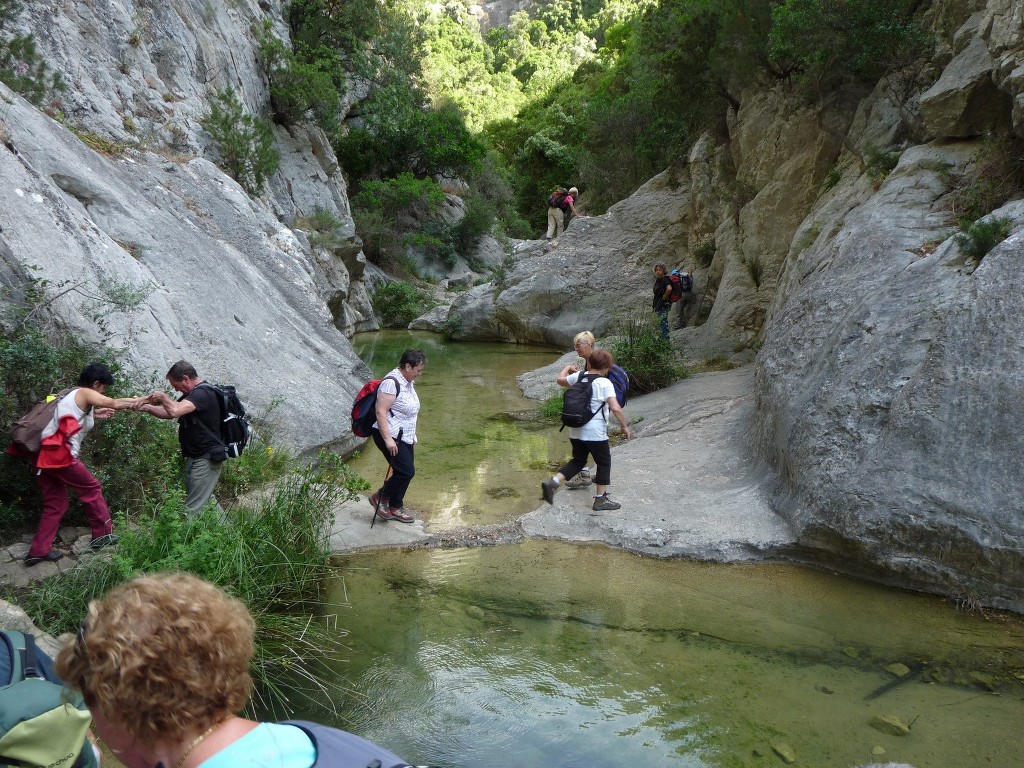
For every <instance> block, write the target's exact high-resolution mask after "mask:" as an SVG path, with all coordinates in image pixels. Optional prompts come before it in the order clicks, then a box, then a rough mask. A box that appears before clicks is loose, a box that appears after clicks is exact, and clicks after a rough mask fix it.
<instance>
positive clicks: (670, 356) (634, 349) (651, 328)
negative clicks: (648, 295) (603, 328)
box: [611, 312, 683, 394]
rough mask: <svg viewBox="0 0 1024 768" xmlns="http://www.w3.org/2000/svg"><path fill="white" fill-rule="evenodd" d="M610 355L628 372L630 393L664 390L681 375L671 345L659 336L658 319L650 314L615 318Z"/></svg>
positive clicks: (681, 372)
mask: <svg viewBox="0 0 1024 768" xmlns="http://www.w3.org/2000/svg"><path fill="white" fill-rule="evenodd" d="M611 351H612V354H613V355H614V356H615V362H616V363H617V364H618V365H620V366H622V367H623V368H625V369H626V370H627V371H628V372H629V378H630V392H631V393H636V394H642V393H644V392H653V391H655V390H657V389H662V388H664V387H667V386H668V385H669V384H671V383H672V382H673V381H675V380H676V379H678V378H680V377H681V376H682V375H683V371H682V369H681V368H679V366H677V365H676V362H675V356H674V352H673V349H672V343H671V342H670V341H669V340H668V339H664V338H662V336H661V328H660V324H659V321H658V317H657V315H655V314H653V313H649V312H644V313H637V314H632V315H624V316H621V317H619V318H618V322H617V329H616V337H615V338H614V339H613V340H612V343H611Z"/></svg>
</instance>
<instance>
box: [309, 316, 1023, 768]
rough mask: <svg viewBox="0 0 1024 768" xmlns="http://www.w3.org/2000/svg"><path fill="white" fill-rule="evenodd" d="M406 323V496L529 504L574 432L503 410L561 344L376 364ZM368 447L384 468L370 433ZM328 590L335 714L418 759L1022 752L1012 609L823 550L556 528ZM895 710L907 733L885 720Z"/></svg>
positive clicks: (961, 767)
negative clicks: (846, 564) (928, 591)
mask: <svg viewBox="0 0 1024 768" xmlns="http://www.w3.org/2000/svg"><path fill="white" fill-rule="evenodd" d="M408 346H415V347H420V348H423V349H424V350H425V351H426V353H427V356H428V366H427V371H426V373H425V374H424V375H423V376H422V377H421V379H420V380H419V381H418V383H417V388H418V389H419V390H420V397H421V399H422V401H423V414H422V417H421V421H420V434H421V443H420V446H418V448H417V455H416V463H417V476H416V478H415V480H414V481H413V486H412V488H411V490H410V495H409V504H410V505H411V506H414V507H417V508H419V509H420V510H422V511H424V512H426V515H425V516H426V517H427V518H428V519H429V522H430V525H431V527H432V528H433V527H438V528H443V527H454V526H457V525H465V524H484V523H488V522H496V521H499V520H505V519H509V518H512V517H514V516H516V515H518V514H521V513H523V512H525V511H529V510H532V509H534V508H536V506H537V500H536V495H537V494H535V492H534V489H535V487H536V485H537V482H538V477H540V476H543V472H544V471H546V469H547V467H548V466H549V465H550V463H551V462H553V461H554V462H556V463H557V462H559V461H561V460H562V459H564V458H565V454H566V451H567V439H566V438H565V436H564V435H565V433H562V434H561V435H559V434H558V432H557V429H556V427H553V426H540V427H538V426H537V425H534V424H528V423H520V422H510V421H508V420H505V419H502V418H498V415H499V414H502V413H505V412H512V411H517V410H519V409H522V408H530V407H532V405H533V404H532V403H530V402H529V401H526V400H524V399H523V398H522V397H521V396H520V395H519V392H518V388H517V387H516V385H515V377H516V375H518V374H519V373H521V372H523V371H526V370H529V369H532V368H535V367H538V366H540V365H544V364H547V363H549V362H551V361H552V360H553V359H554V356H555V354H556V353H555V352H553V351H547V350H537V349H532V348H523V347H511V346H502V345H477V344H446V343H444V342H442V341H441V340H440V339H438V338H436V337H434V336H431V335H429V334H408V333H388V334H376V335H372V336H367V337H363V338H357V339H356V348H357V351H359V353H360V354H361V355H362V356H363V358H364V359H366V360H367V361H368V363H369V364H370V366H371V368H372V369H373V371H374V372H375V373H376V374H378V375H379V374H383V373H385V372H386V371H388V370H389V369H390V368H391V367H393V365H394V363H395V362H396V361H397V359H398V356H399V355H400V353H401V351H402V350H403V349H405V348H406V347H408ZM355 463H356V466H357V468H359V469H360V471H362V472H363V473H364V476H366V477H369V478H375V477H377V476H382V475H383V470H384V466H385V465H384V461H383V459H382V458H381V457H380V455H379V454H378V453H377V451H376V449H371V450H367V451H365V452H364V454H363V456H361V457H358V458H357V459H356V462H355ZM503 489H504V490H503ZM325 611H326V613H328V614H331V615H332V616H334V617H335V619H336V624H337V627H338V628H339V629H338V631H339V635H344V637H343V638H342V640H343V642H344V643H345V645H346V646H347V650H346V651H345V652H344V654H343V656H344V658H345V661H344V663H339V664H338V665H337V669H336V671H337V675H338V677H339V679H340V680H342V681H343V683H344V685H345V687H346V688H347V689H348V693H347V694H345V695H342V696H339V697H338V699H337V700H336V701H335V702H334V704H335V706H336V707H337V709H338V712H339V715H338V717H337V718H336V719H334V724H337V725H339V726H341V727H345V728H348V729H349V730H352V731H354V732H356V733H359V734H361V735H364V736H366V737H368V738H370V739H373V740H374V741H377V742H379V743H381V744H384V745H386V746H388V747H389V748H391V749H392V750H394V751H395V752H397V753H398V754H400V755H402V756H403V757H405V758H406V759H408V760H410V761H412V762H413V763H430V764H434V765H439V766H443V767H444V768H454V767H455V766H461V767H462V768H478V767H479V768H484V767H485V766H486V767H487V768H494V767H498V768H526V767H527V766H529V767H530V768H541V767H543V766H558V767H561V768H574V767H575V766H580V767H581V768H582V767H583V766H587V767H588V768H603V767H607V768H612V767H615V768H619V767H623V766H666V767H667V766H673V767H676V766H716V767H717V766H727V767H739V766H747V767H749V768H754V767H755V766H765V767H767V766H773V767H774V766H781V765H785V763H784V762H783V760H782V758H781V757H780V756H779V754H778V753H777V752H776V749H778V750H780V751H786V750H791V751H792V754H793V755H795V758H796V763H795V764H796V765H798V766H816V767H819V768H825V767H831V766H836V767H837V768H848V767H849V766H854V765H860V764H864V763H868V762H873V761H877V762H882V763H884V762H889V761H901V762H908V763H911V764H913V765H915V766H917V768H953V767H956V768H972V767H974V766H977V767H978V768H982V767H984V768H1011V767H1012V768H1019V766H1021V765H1022V764H1024V735H1022V726H1024V628H1022V623H1021V619H1020V617H1006V616H1000V615H988V616H986V615H982V614H965V613H961V612H958V611H956V610H955V609H954V607H953V606H952V605H951V604H950V603H949V602H948V601H945V600H941V599H939V598H935V597H931V596H926V595H919V594H915V593H909V592H902V591H898V590H891V589H887V588H883V587H880V586H876V585H872V584H868V583H864V582H859V581H854V580H850V579H846V578H842V577H839V576H836V575H833V574H829V573H823V572H818V571H812V570H808V569H803V568H797V567H792V566H785V565H777V564H757V565H752V564H743V565H721V564H707V563H691V562H684V561H659V560H651V559H646V558H641V557H638V556H635V555H632V554H629V553H625V552H622V551H616V550H610V549H607V548H604V547H598V546H579V545H570V544H563V543H557V542H549V541H529V542H527V543H525V544H522V545H516V546H502V547H484V548H475V549H454V550H425V551H412V552H375V553H372V554H361V555H351V556H347V557H345V558H344V559H343V561H342V564H341V565H339V567H338V568H337V571H336V578H335V579H334V581H333V582H332V584H331V585H330V589H329V592H328V596H327V600H326V601H325ZM896 663H899V664H903V665H905V666H906V667H907V668H908V669H910V670H911V672H910V674H909V675H907V676H906V677H904V678H898V677H896V676H895V675H894V674H893V672H891V671H887V669H886V667H887V666H889V665H892V664H896ZM298 714H300V715H301V714H306V715H308V716H311V717H314V718H316V719H320V720H324V719H325V715H324V713H323V711H322V710H320V709H318V708H312V707H311V708H310V709H309V711H307V712H305V713H303V712H299V713H298ZM888 716H891V717H895V718H898V719H899V720H900V721H902V722H903V723H906V724H907V725H909V726H910V730H909V733H907V734H906V735H903V736H896V735H891V734H888V733H884V732H882V731H880V730H878V729H876V728H875V727H872V725H871V723H872V720H873V719H874V718H878V717H888ZM328 719H329V718H328Z"/></svg>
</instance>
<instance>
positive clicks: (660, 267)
mask: <svg viewBox="0 0 1024 768" xmlns="http://www.w3.org/2000/svg"><path fill="white" fill-rule="evenodd" d="M671 296H672V281H671V280H670V279H669V276H668V270H667V269H666V268H665V265H664V264H661V263H658V264H655V265H654V301H653V303H652V305H651V307H652V309H653V310H654V311H655V312H656V313H657V314H658V317H659V319H660V322H661V338H663V339H668V313H669V311H670V310H671V309H672V299H671Z"/></svg>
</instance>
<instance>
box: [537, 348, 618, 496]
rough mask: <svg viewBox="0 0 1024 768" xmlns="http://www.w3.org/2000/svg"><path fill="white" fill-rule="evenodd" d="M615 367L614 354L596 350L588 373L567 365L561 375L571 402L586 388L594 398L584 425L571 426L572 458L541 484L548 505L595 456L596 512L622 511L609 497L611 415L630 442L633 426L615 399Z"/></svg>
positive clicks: (564, 412)
mask: <svg viewBox="0 0 1024 768" xmlns="http://www.w3.org/2000/svg"><path fill="white" fill-rule="evenodd" d="M613 364H614V361H613V360H612V356H611V353H609V352H607V351H605V350H603V349H595V350H594V351H593V352H592V353H591V354H590V359H589V361H588V364H587V370H586V371H585V372H575V373H574V372H573V369H574V368H575V366H573V365H567V366H565V368H563V369H562V372H561V373H560V374H558V383H559V384H560V385H561V386H563V387H568V388H569V391H567V392H566V393H565V395H566V400H567V401H568V400H569V395H570V393H571V392H573V390H577V392H578V393H579V392H581V391H582V390H583V389H589V395H590V397H589V399H588V402H587V403H586V407H587V409H588V413H589V414H590V415H589V418H587V420H586V422H585V423H583V424H582V426H579V427H572V426H570V428H569V443H570V444H571V445H572V459H570V460H569V462H568V463H567V464H565V465H564V466H563V467H562V468H561V469H560V470H558V472H557V473H556V474H555V475H554V476H553V477H552V478H551V479H550V480H545V481H544V482H542V483H541V484H540V490H541V497H542V498H543V499H544V501H546V502H547V503H548V504H554V503H555V492H556V491H557V490H558V488H559V486H560V485H561V484H562V483H563V482H565V479H566V478H567V477H575V476H576V475H577V474H578V473H579V471H580V470H581V469H583V467H584V466H586V463H587V457H588V456H593V457H594V461H595V462H596V463H597V478H596V482H597V495H596V496H594V505H593V507H592V509H593V510H594V511H595V512H604V511H611V510H615V509H619V508H620V507H621V506H622V505H621V504H618V503H617V502H614V501H612V500H611V498H609V496H608V484H609V483H610V482H611V478H612V454H611V446H610V444H609V442H608V414H609V412H610V413H612V414H613V415H614V416H615V419H616V421H618V422H619V427H620V428H621V430H622V435H623V437H625V438H626V439H627V440H628V439H629V438H630V431H629V424H627V423H626V416H625V414H623V412H622V407H621V406H620V405H619V401H618V400H617V399H616V397H615V387H614V386H613V385H612V383H611V381H610V380H609V379H608V378H607V376H608V371H610V370H611V367H612V365H613ZM577 388H578V389H577ZM567 407H568V405H567ZM565 414H566V411H565V410H563V423H564V422H565Z"/></svg>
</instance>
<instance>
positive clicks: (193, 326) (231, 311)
mask: <svg viewBox="0 0 1024 768" xmlns="http://www.w3.org/2000/svg"><path fill="white" fill-rule="evenodd" d="M0 96H2V98H3V99H4V100H5V101H6V102H7V106H6V107H5V115H4V116H5V131H6V141H5V142H4V144H3V146H0V189H2V190H3V192H2V193H0V194H2V195H3V203H4V204H3V205H2V206H0V257H2V260H3V264H4V268H3V269H4V274H5V275H6V279H7V280H8V281H9V282H8V284H9V286H10V287H12V288H13V289H14V290H15V292H16V293H17V292H18V291H23V289H24V287H25V286H26V285H27V284H28V283H29V282H30V281H32V280H48V281H50V293H49V294H48V295H49V296H50V297H51V298H52V299H53V301H52V304H51V305H50V309H51V310H52V311H54V312H55V313H56V314H57V316H58V317H60V318H61V320H62V321H63V322H64V323H65V324H67V325H68V326H69V328H70V332H73V333H77V334H79V336H80V337H82V338H84V339H85V340H87V341H90V342H95V343H101V342H104V343H107V344H110V345H111V346H114V347H123V348H125V349H127V357H128V362H129V364H130V365H134V366H135V367H136V368H137V369H138V370H139V371H140V372H142V373H143V374H146V373H152V374H154V375H155V376H156V377H157V378H158V379H162V378H163V375H164V373H165V372H166V371H167V369H168V368H169V367H170V365H171V364H172V363H173V362H175V361H176V360H179V359H183V358H184V359H187V360H189V361H190V362H192V363H193V364H194V365H195V366H196V368H197V369H198V371H199V373H200V374H201V375H202V376H204V377H206V378H208V379H210V380H211V381H218V382H223V383H233V384H235V385H236V386H237V387H238V391H239V394H240V396H241V397H242V398H243V399H244V400H245V401H246V403H247V404H248V405H250V406H251V407H253V408H254V409H255V410H256V411H257V412H259V411H260V410H262V409H266V408H267V407H268V406H269V405H270V403H271V401H273V400H275V399H276V400H279V401H281V402H280V405H279V406H278V407H277V409H276V411H275V420H276V421H277V422H278V423H279V436H280V437H281V438H282V439H283V440H285V441H287V442H289V443H291V444H293V445H295V446H296V447H298V448H300V449H303V450H305V449H310V448H313V447H315V446H317V445H321V444H325V443H335V444H338V445H340V446H342V447H346V446H349V445H350V444H354V442H355V440H354V438H352V437H351V435H350V433H349V432H348V429H347V425H345V424H344V423H342V420H340V419H338V418H337V403H338V402H339V401H341V402H349V401H351V399H352V397H353V396H354V394H355V392H356V391H357V390H358V388H359V386H360V384H361V381H362V380H363V379H365V378H368V376H369V371H368V370H367V369H366V368H365V366H364V365H363V363H362V362H361V361H360V360H359V359H358V358H357V357H356V355H355V354H354V352H353V351H352V348H351V345H350V344H349V343H348V341H347V340H346V338H345V337H344V336H343V335H342V333H341V332H340V331H339V330H338V329H337V328H336V327H335V324H334V322H333V318H332V316H331V314H330V312H329V310H328V308H327V306H326V304H325V303H324V301H323V299H322V298H321V296H320V289H319V287H318V286H317V284H316V283H315V282H314V273H315V270H314V269H313V268H312V265H311V263H310V261H309V258H308V253H307V252H306V250H305V249H304V248H303V247H302V246H301V244H300V242H299V240H298V239H297V237H296V235H295V234H294V233H293V232H292V231H291V230H290V229H288V228H287V227H284V226H283V225H282V224H281V223H280V222H279V221H278V220H277V219H276V218H275V217H274V216H273V215H271V213H270V212H269V211H268V210H267V209H266V208H264V207H263V206H261V205H259V204H258V203H255V202H254V201H253V200H252V199H250V198H249V197H248V196H247V195H246V194H245V193H244V192H243V191H242V189H241V187H239V186H238V185H237V184H236V183H235V182H234V181H232V180H231V179H229V178H228V177H226V176H224V174H223V173H221V172H220V170H219V169H217V168H216V167H215V166H214V165H213V164H212V163H210V162H209V161H207V160H203V159H199V158H197V159H194V160H191V161H189V162H186V163H182V162H172V161H168V160H166V159H165V158H163V157H161V156H159V155H156V154H152V153H134V154H133V155H132V156H130V157H128V156H125V157H121V158H116V159H112V158H107V157H104V156H102V155H99V154H97V153H96V152H93V151H92V150H90V149H89V148H87V147H86V146H85V145H84V144H83V143H82V142H81V141H79V140H78V139H77V138H76V137H75V136H74V134H72V133H71V132H70V131H68V130H67V129H66V128H64V127H62V126H61V125H59V124H58V123H56V122H55V121H54V120H52V119H50V118H49V117H47V116H46V115H44V114H43V113H41V112H39V111H38V110H36V109H34V108H32V107H31V106H30V105H28V104H27V103H26V102H24V101H23V100H22V99H20V98H19V97H17V96H16V95H14V94H13V93H11V92H10V91H9V90H7V89H6V88H4V87H2V86H0ZM126 291H127V292H131V293H135V294H136V295H138V296H139V297H141V298H142V300H141V302H140V303H139V304H138V306H137V308H135V309H126V311H116V308H117V305H116V304H115V303H114V300H115V298H116V297H117V296H118V295H119V294H123V293H125V292H126ZM58 294H59V295H58ZM97 312H100V313H104V314H107V317H106V318H105V323H104V326H105V328H106V332H104V331H103V326H101V325H98V324H97V323H96V321H95V318H94V315H95V314H96V313H97Z"/></svg>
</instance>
